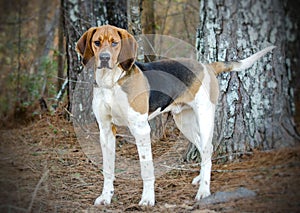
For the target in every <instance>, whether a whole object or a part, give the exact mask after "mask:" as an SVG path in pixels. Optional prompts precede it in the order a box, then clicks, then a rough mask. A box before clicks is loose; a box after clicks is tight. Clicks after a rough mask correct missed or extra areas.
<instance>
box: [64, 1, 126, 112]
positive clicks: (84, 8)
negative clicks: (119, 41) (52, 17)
mask: <svg viewBox="0 0 300 213" xmlns="http://www.w3.org/2000/svg"><path fill="white" fill-rule="evenodd" d="M62 1H63V5H64V10H65V13H64V14H65V33H66V45H67V51H66V52H67V63H68V79H69V89H68V98H69V101H68V110H69V111H70V112H71V110H72V102H73V96H74V94H73V93H74V89H75V86H76V81H77V76H78V74H79V73H80V72H81V71H82V70H83V67H82V65H81V59H80V57H79V56H78V54H77V52H76V51H75V47H76V42H77V41H78V39H79V38H80V36H81V35H82V34H83V33H84V32H85V31H86V30H87V29H89V28H90V27H95V26H101V25H103V24H111V25H115V26H117V27H121V28H127V7H126V6H127V4H126V1H125V0H122V1H104V0H93V1H80V0H62ZM113 11H114V13H113ZM82 95H86V94H84V93H83V94H82ZM77 98H78V100H80V98H79V97H77ZM81 100H84V98H82V99H81Z"/></svg>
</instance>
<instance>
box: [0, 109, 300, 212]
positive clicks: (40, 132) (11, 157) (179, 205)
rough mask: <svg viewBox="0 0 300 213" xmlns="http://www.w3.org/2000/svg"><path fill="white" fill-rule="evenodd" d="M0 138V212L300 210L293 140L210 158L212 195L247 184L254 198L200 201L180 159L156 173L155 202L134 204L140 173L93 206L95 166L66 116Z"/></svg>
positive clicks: (191, 169)
mask: <svg viewBox="0 0 300 213" xmlns="http://www.w3.org/2000/svg"><path fill="white" fill-rule="evenodd" d="M180 137H182V136H180ZM180 137H179V138H178V139H181V138H180ZM183 140H184V139H183ZM0 141H1V143H0V166H1V171H0V190H1V191H0V200H1V205H0V212H124V211H128V212H139V211H145V212H300V191H299V189H300V147H299V146H298V147H294V148H285V149H281V150H276V151H267V152H266V151H265V152H260V151H254V152H253V153H248V154H247V155H243V156H242V157H241V158H240V159H239V160H237V161H234V162H231V163H219V162H216V161H214V162H213V168H212V181H211V192H212V193H213V194H215V193H217V192H230V191H233V190H236V189H238V188H240V187H245V188H247V189H249V190H252V191H253V192H255V193H256V196H253V197H248V198H239V199H231V200H229V201H227V202H222V203H214V204H206V205H199V204H198V203H197V202H195V201H194V197H195V195H196V192H197V189H198V187H195V186H193V185H192V184H191V182H192V179H193V178H194V177H195V176H197V175H198V171H199V168H198V167H197V166H193V165H186V167H184V168H182V169H180V168H174V169H173V170H170V171H169V172H167V173H166V174H164V175H162V176H160V177H158V178H157V180H156V183H155V193H156V205H155V207H140V206H138V205H137V204H138V202H139V199H140V197H141V191H142V182H141V180H140V179H139V180H131V179H129V178H122V177H121V178H117V179H116V181H115V194H114V197H113V200H112V204H111V205H110V206H103V207H100V208H97V207H94V206H93V205H92V204H93V202H94V199H95V198H96V197H97V196H98V195H99V193H100V192H101V190H102V184H103V178H102V174H101V170H100V169H99V168H98V167H97V166H95V165H94V164H93V163H92V162H91V161H90V160H89V159H88V158H87V157H86V156H85V154H84V153H83V151H82V149H81V147H80V145H79V143H78V141H77V140H76V135H75V133H74V130H73V126H72V124H71V123H70V122H68V121H66V120H65V119H63V118H61V117H60V116H58V115H55V116H43V117H41V118H39V119H37V120H35V121H34V122H32V123H30V124H28V125H26V126H22V127H18V128H10V129H2V130H0ZM164 143H165V142H164ZM164 143H163V142H161V143H159V142H157V144H155V146H156V147H159V146H163V145H164ZM123 146H126V145H123Z"/></svg>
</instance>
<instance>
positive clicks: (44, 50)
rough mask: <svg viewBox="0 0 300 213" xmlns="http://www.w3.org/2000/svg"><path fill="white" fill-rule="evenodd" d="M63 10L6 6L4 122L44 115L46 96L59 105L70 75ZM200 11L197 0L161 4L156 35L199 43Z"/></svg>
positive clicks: (2, 7) (56, 4)
mask: <svg viewBox="0 0 300 213" xmlns="http://www.w3.org/2000/svg"><path fill="white" fill-rule="evenodd" d="M109 2H110V1H107V3H108V4H109ZM112 2H113V1H112ZM62 10H63V9H62V8H61V2H60V1H59V0H54V1H50V0H46V1H38V0H31V1H24V0H12V1H9V2H6V1H1V2H0V14H1V15H0V19H1V23H0V32H1V34H0V42H1V43H0V58H1V79H0V81H1V91H0V113H1V115H0V117H1V120H2V121H11V119H12V118H13V119H17V120H18V122H19V121H20V122H22V120H24V119H30V118H31V117H32V116H34V115H36V114H39V113H40V112H39V106H38V105H39V102H38V100H39V99H40V98H41V97H43V98H44V99H45V100H46V101H47V103H48V106H49V107H50V106H51V105H53V104H56V100H55V97H56V95H57V93H58V91H59V89H60V88H61V85H62V83H63V82H64V80H65V78H66V77H67V70H66V69H67V62H66V60H65V59H66V57H65V54H66V49H65V48H66V41H65V36H64V29H63V27H64V26H63V25H61V23H62V21H63V20H62V19H63V17H62V16H63V14H62V13H63V11H62ZM198 10H199V3H198V1H197V0H194V1H155V23H153V26H151V27H152V28H153V29H154V31H153V32H155V33H157V34H166V35H172V36H175V37H177V38H180V39H183V40H185V41H186V42H189V43H190V44H192V45H194V42H195V36H196V28H197V24H198V15H197V14H198V12H199V11H198ZM183 11H186V12H185V13H184V12H183ZM121 18H122V17H121ZM123 18H124V17H123ZM126 21H127V18H126V17H125V22H126ZM145 21H146V20H145ZM185 22H188V23H189V24H186V23H185ZM148 24H149V23H148ZM146 27H147V24H146V25H145V28H146ZM78 36H79V35H77V37H78ZM76 39H77V38H76ZM64 97H66V95H65V96H64ZM64 101H66V100H64ZM7 124H8V123H7Z"/></svg>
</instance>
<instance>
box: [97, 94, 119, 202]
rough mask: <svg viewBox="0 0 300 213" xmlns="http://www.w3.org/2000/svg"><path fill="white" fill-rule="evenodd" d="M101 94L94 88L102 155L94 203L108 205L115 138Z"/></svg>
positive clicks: (113, 166)
mask: <svg viewBox="0 0 300 213" xmlns="http://www.w3.org/2000/svg"><path fill="white" fill-rule="evenodd" d="M102 97H103V94H102V93H101V90H100V89H98V88H94V98H93V111H94V114H95V117H96V120H97V122H98V126H99V130H100V144H101V150H102V157H103V177H104V183H103V190H102V194H101V196H99V197H98V198H97V199H96V200H95V203H94V205H96V206H98V205H108V204H110V202H111V198H112V196H113V194H114V185H113V182H114V178H115V171H114V170H115V146H116V139H115V136H114V134H113V131H112V124H111V116H110V115H109V111H108V110H107V109H106V108H105V104H103V103H102V99H101V98H102Z"/></svg>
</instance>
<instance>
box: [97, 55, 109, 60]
mask: <svg viewBox="0 0 300 213" xmlns="http://www.w3.org/2000/svg"><path fill="white" fill-rule="evenodd" d="M99 58H100V61H109V59H110V54H109V53H100V55H99Z"/></svg>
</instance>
